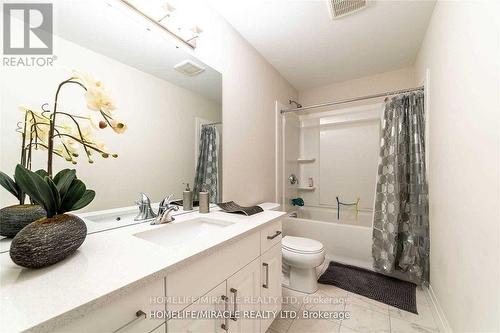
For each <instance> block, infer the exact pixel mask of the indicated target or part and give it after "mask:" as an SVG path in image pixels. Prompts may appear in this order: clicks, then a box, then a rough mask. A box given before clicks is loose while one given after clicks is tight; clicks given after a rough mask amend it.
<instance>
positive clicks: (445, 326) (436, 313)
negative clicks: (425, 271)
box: [426, 285, 453, 333]
mask: <svg viewBox="0 0 500 333" xmlns="http://www.w3.org/2000/svg"><path fill="white" fill-rule="evenodd" d="M426 289H427V296H428V298H429V300H430V305H431V308H432V315H433V317H434V320H435V321H436V324H437V325H438V326H439V332H442V333H452V332H453V331H452V330H451V326H450V324H449V323H448V320H447V319H446V315H445V314H444V311H443V308H442V307H441V305H440V304H439V301H438V299H437V297H436V294H435V293H434V290H433V289H432V286H431V285H429V288H426Z"/></svg>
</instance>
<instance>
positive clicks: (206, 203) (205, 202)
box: [199, 184, 210, 214]
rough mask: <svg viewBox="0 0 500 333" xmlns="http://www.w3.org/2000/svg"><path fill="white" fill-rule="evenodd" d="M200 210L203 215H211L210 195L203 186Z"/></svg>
mask: <svg viewBox="0 0 500 333" xmlns="http://www.w3.org/2000/svg"><path fill="white" fill-rule="evenodd" d="M199 197H200V210H199V212H200V213H201V214H206V213H210V195H209V193H208V190H207V186H206V185H205V184H203V186H202V187H201V191H200V195H199Z"/></svg>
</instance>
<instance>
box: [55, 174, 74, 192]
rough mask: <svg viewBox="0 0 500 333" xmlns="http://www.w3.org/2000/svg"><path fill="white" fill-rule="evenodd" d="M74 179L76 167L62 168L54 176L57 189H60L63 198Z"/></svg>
mask: <svg viewBox="0 0 500 333" xmlns="http://www.w3.org/2000/svg"><path fill="white" fill-rule="evenodd" d="M74 179H76V170H74V169H73V170H71V169H64V170H61V171H59V172H58V173H57V175H56V176H55V177H54V183H55V184H56V186H57V189H58V190H59V194H60V195H61V198H64V197H65V196H66V192H67V191H68V189H69V187H70V186H71V183H72V182H73V180H74Z"/></svg>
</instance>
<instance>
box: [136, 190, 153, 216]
mask: <svg viewBox="0 0 500 333" xmlns="http://www.w3.org/2000/svg"><path fill="white" fill-rule="evenodd" d="M139 194H140V196H141V198H140V199H139V200H137V201H136V202H135V203H136V204H137V206H138V207H139V214H137V216H136V217H135V218H134V221H144V220H150V219H153V218H155V217H156V214H155V213H154V212H153V209H152V208H151V200H149V197H148V196H147V195H146V194H145V193H139Z"/></svg>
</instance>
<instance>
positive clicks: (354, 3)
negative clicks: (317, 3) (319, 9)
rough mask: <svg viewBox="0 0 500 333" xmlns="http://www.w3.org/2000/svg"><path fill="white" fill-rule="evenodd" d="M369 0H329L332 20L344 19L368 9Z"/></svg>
mask: <svg viewBox="0 0 500 333" xmlns="http://www.w3.org/2000/svg"><path fill="white" fill-rule="evenodd" d="M367 4H368V1H367V0H328V7H330V16H331V17H332V20H335V19H338V18H341V17H344V16H346V15H349V14H352V13H355V12H357V11H358V10H361V9H363V8H366V6H367Z"/></svg>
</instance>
